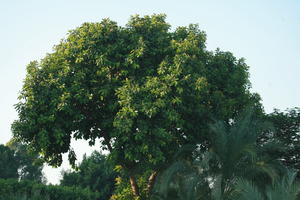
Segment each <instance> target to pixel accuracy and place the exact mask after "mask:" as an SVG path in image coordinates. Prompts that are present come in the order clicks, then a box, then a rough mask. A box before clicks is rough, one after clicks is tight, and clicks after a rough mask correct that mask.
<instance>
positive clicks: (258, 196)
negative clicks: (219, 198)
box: [234, 170, 300, 200]
mask: <svg viewBox="0 0 300 200" xmlns="http://www.w3.org/2000/svg"><path fill="white" fill-rule="evenodd" d="M296 174H297V173H296V172H295V171H292V170H288V171H287V173H286V175H285V176H284V177H282V178H281V179H278V180H277V181H275V182H274V183H273V184H272V185H271V186H268V187H267V188H266V190H265V191H263V192H261V191H259V190H258V188H257V186H255V185H254V184H253V183H252V182H251V181H246V180H242V179H240V180H239V181H238V182H237V184H236V187H235V192H236V195H235V197H234V198H235V199H237V200H250V199H251V200H283V199H284V200H297V198H299V195H300V182H299V181H297V180H296Z"/></svg>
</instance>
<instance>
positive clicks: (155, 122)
mask: <svg viewBox="0 0 300 200" xmlns="http://www.w3.org/2000/svg"><path fill="white" fill-rule="evenodd" d="M205 41H206V35H205V33H204V32H202V31H200V30H199V28H198V26H197V25H190V26H188V27H178V28H177V29H175V30H174V31H171V29H170V25H169V24H168V23H166V21H165V16H164V15H152V16H145V17H140V16H133V17H131V19H130V20H129V22H128V24H127V25H126V26H125V27H120V26H118V25H117V23H116V22H113V21H111V20H109V19H104V20H103V21H102V22H100V23H84V24H83V25H82V26H80V27H79V28H77V29H74V30H72V31H70V33H69V35H68V37H67V38H66V39H64V40H63V41H62V42H61V43H60V44H58V45H57V46H55V48H54V52H53V53H51V54H48V55H47V56H46V57H45V58H44V59H42V60H41V61H40V62H37V61H33V62H31V63H30V64H29V65H28V66H27V76H26V79H25V82H24V85H23V89H22V91H21V95H20V97H19V98H20V102H19V103H18V104H17V105H16V109H17V111H18V113H19V119H18V120H17V121H15V122H14V124H13V126H12V129H13V133H14V136H15V137H16V138H18V139H20V140H22V141H24V142H26V143H29V144H30V145H31V146H32V147H33V148H35V149H36V150H37V151H39V152H41V154H42V155H43V157H44V159H45V160H46V161H47V162H49V163H50V164H52V165H60V164H61V162H62V157H61V155H62V153H65V152H68V151H69V155H70V156H69V158H70V161H74V160H75V156H74V152H73V151H72V150H71V149H70V140H71V137H74V138H77V139H81V138H83V139H86V140H89V142H90V144H91V145H93V144H94V142H95V139H96V138H101V139H102V140H103V146H102V147H103V148H105V149H108V150H109V151H110V152H111V157H112V158H113V160H114V161H115V164H117V165H120V166H121V167H122V169H123V170H124V171H126V172H127V175H128V176H129V177H130V182H131V185H132V190H133V192H134V193H135V195H136V196H138V195H139V191H138V188H137V184H136V180H135V176H136V175H137V174H141V173H143V171H144V170H145V169H146V168H147V169H150V170H153V171H154V174H156V172H157V171H160V170H161V169H163V168H164V167H165V165H166V163H168V162H169V161H170V158H171V157H172V155H173V154H174V153H175V152H176V150H177V149H178V148H179V147H180V146H181V145H184V144H187V143H190V144H192V143H194V141H201V143H202V147H203V148H208V147H207V140H208V137H209V132H210V130H209V127H208V124H209V123H211V122H212V120H213V119H220V120H223V121H225V122H227V123H229V121H230V120H231V119H234V118H235V117H236V115H237V114H238V113H239V112H240V110H241V109H243V108H245V107H247V106H249V105H252V106H256V107H255V109H256V110H257V111H261V108H260V104H259V96H258V95H256V94H251V93H250V92H249V88H250V83H249V80H248V78H249V73H248V66H247V65H246V64H245V62H244V60H243V59H237V58H235V57H234V56H233V55H232V54H231V53H230V52H222V51H220V50H217V51H215V52H210V51H208V50H206V48H205ZM151 176H152V175H151ZM152 177H153V176H152ZM151 180H154V179H151ZM151 182H153V181H150V183H149V184H150V185H151V184H152V183H151ZM149 188H151V187H149Z"/></svg>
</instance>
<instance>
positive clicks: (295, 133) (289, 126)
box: [264, 108, 300, 170]
mask: <svg viewBox="0 0 300 200" xmlns="http://www.w3.org/2000/svg"><path fill="white" fill-rule="evenodd" d="M266 118H267V120H269V121H271V122H272V123H273V126H274V129H273V130H270V131H269V132H266V134H265V135H264V136H265V137H264V140H272V139H273V140H274V139H276V140H278V141H280V142H281V143H282V145H283V147H284V150H283V151H278V152H274V154H275V155H274V156H277V158H279V159H281V160H282V162H283V163H284V164H285V165H286V166H288V167H290V168H293V169H297V170H300V109H299V108H293V109H287V110H286V111H285V112H282V111H279V110H274V112H272V113H270V114H268V115H267V116H266Z"/></svg>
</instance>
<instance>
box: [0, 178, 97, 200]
mask: <svg viewBox="0 0 300 200" xmlns="http://www.w3.org/2000/svg"><path fill="white" fill-rule="evenodd" d="M0 194H1V195H0V200H42V199H43V200H44V199H45V200H96V199H97V197H98V196H99V194H98V193H95V192H91V191H90V190H88V189H81V188H78V187H66V186H54V185H43V184H38V183H35V182H32V181H20V182H19V181H17V180H15V179H0Z"/></svg>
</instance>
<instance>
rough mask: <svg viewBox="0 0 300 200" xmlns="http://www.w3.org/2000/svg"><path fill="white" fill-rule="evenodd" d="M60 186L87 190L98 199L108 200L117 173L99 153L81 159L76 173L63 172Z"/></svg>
mask: <svg viewBox="0 0 300 200" xmlns="http://www.w3.org/2000/svg"><path fill="white" fill-rule="evenodd" d="M62 175H63V178H62V180H61V182H60V183H61V185H63V186H78V187H81V188H88V189H89V190H91V191H93V192H97V193H99V198H100V199H109V198H110V196H111V195H112V193H113V191H114V188H115V178H116V177H117V173H116V172H115V171H114V170H113V165H112V163H110V162H109V160H108V159H107V158H106V156H104V155H102V154H101V153H99V152H96V151H95V152H93V153H92V155H91V156H89V157H86V156H84V157H83V160H82V162H81V163H80V164H79V166H78V167H77V170H76V171H73V172H71V171H64V172H63V173H62Z"/></svg>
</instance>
